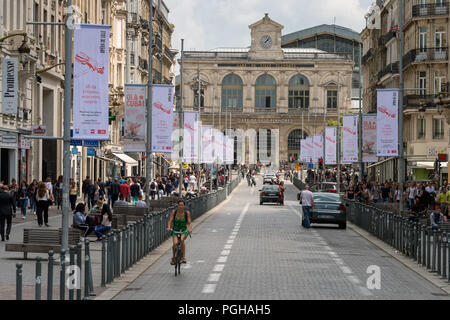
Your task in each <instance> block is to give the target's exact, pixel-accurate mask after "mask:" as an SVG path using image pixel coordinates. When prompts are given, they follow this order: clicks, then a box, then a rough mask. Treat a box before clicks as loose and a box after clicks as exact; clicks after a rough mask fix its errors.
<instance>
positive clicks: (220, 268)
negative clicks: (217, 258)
mask: <svg viewBox="0 0 450 320" xmlns="http://www.w3.org/2000/svg"><path fill="white" fill-rule="evenodd" d="M223 268H225V265H224V264H216V265H215V266H214V269H213V272H222V271H223Z"/></svg>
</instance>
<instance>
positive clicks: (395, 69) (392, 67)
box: [378, 61, 399, 81]
mask: <svg viewBox="0 0 450 320" xmlns="http://www.w3.org/2000/svg"><path fill="white" fill-rule="evenodd" d="M398 65H399V63H398V61H397V62H394V63H391V64H390V65H387V66H386V67H385V68H384V69H383V70H381V71H380V72H379V73H378V81H380V79H381V78H383V77H384V76H385V75H387V74H389V73H391V74H397V73H398V71H399V68H398Z"/></svg>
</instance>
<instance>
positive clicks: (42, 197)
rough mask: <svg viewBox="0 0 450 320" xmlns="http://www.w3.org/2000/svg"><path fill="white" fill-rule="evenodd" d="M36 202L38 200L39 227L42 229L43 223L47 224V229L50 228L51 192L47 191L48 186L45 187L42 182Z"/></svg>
mask: <svg viewBox="0 0 450 320" xmlns="http://www.w3.org/2000/svg"><path fill="white" fill-rule="evenodd" d="M36 200H37V220H38V225H39V227H42V224H43V223H45V225H46V226H47V227H50V225H49V224H48V207H49V202H50V192H49V190H48V189H47V186H46V185H45V183H44V182H41V183H40V184H39V188H38V190H37V194H36ZM42 216H43V217H42ZM42 218H44V219H42Z"/></svg>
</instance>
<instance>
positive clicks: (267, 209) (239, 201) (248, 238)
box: [116, 177, 450, 300]
mask: <svg viewBox="0 0 450 320" xmlns="http://www.w3.org/2000/svg"><path fill="white" fill-rule="evenodd" d="M261 185H262V179H261V177H259V178H258V185H257V187H256V188H255V187H254V188H251V187H249V186H247V183H246V182H243V183H242V184H241V185H240V186H239V187H238V188H237V189H236V191H235V192H234V193H233V194H232V196H231V197H230V199H229V200H228V201H227V202H226V203H225V204H224V205H223V206H222V207H221V208H220V210H218V211H217V212H216V213H215V214H213V215H211V216H210V217H209V218H207V219H206V220H205V221H204V222H202V223H201V224H200V225H199V226H197V227H196V228H195V229H194V230H193V235H192V238H190V239H188V240H187V253H186V257H187V260H188V263H187V264H185V265H182V270H181V275H180V276H177V277H175V275H174V267H173V266H171V265H170V264H169V262H170V258H171V255H172V253H171V250H169V251H167V252H166V253H165V254H164V255H162V256H161V258H160V259H159V260H157V261H156V262H155V263H154V264H153V265H152V266H151V267H150V268H149V269H148V270H147V271H146V272H145V273H144V274H142V275H141V276H140V277H139V278H138V279H137V280H136V281H134V282H133V283H131V284H130V285H129V286H128V287H127V288H126V289H125V290H123V291H122V292H121V293H120V294H119V295H118V296H116V299H123V300H128V299H130V300H147V299H148V300H150V299H152V300H154V299H162V300H201V299H203V300H210V299H211V300H217V299H219V300H230V299H233V300H236V299H237V300H256V299H263V300H278V299H280V300H281V299H282V300H299V299H389V300H390V299H429V300H439V299H449V298H450V297H449V296H448V295H446V294H445V292H443V291H442V290H440V289H439V288H438V287H436V286H434V285H433V284H431V283H430V282H428V281H427V280H425V279H424V278H422V277H421V276H419V275H418V274H417V273H415V272H414V271H412V270H410V269H408V268H407V267H406V266H404V265H403V264H401V263H400V262H398V261H397V260H395V259H394V258H393V257H391V256H390V255H388V254H387V253H385V252H384V251H382V250H380V249H379V248H378V247H376V246H374V245H373V244H372V243H370V242H369V241H367V240H366V239H364V238H362V237H361V236H360V235H358V234H357V233H355V232H354V231H352V230H351V229H349V228H347V229H346V230H340V229H338V228H337V226H333V225H314V224H313V225H312V228H311V229H304V228H302V227H301V208H300V206H299V204H298V201H297V200H296V194H297V189H296V188H295V187H294V186H293V185H292V184H291V183H290V182H287V183H286V186H287V191H286V195H285V205H284V206H280V205H278V204H264V205H260V204H259V191H258V189H260V188H261ZM374 266H375V268H377V267H378V268H379V270H380V289H373V288H372V289H369V288H368V286H367V281H368V278H369V277H370V276H371V275H372V273H368V269H369V270H370V269H371V268H372V269H373V268H374Z"/></svg>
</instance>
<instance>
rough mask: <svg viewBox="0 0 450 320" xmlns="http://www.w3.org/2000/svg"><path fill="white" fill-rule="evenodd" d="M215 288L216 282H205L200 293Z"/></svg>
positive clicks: (211, 291)
mask: <svg viewBox="0 0 450 320" xmlns="http://www.w3.org/2000/svg"><path fill="white" fill-rule="evenodd" d="M215 290H216V284H212V283H207V284H205V286H204V287H203V290H202V293H214V291H215Z"/></svg>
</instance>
